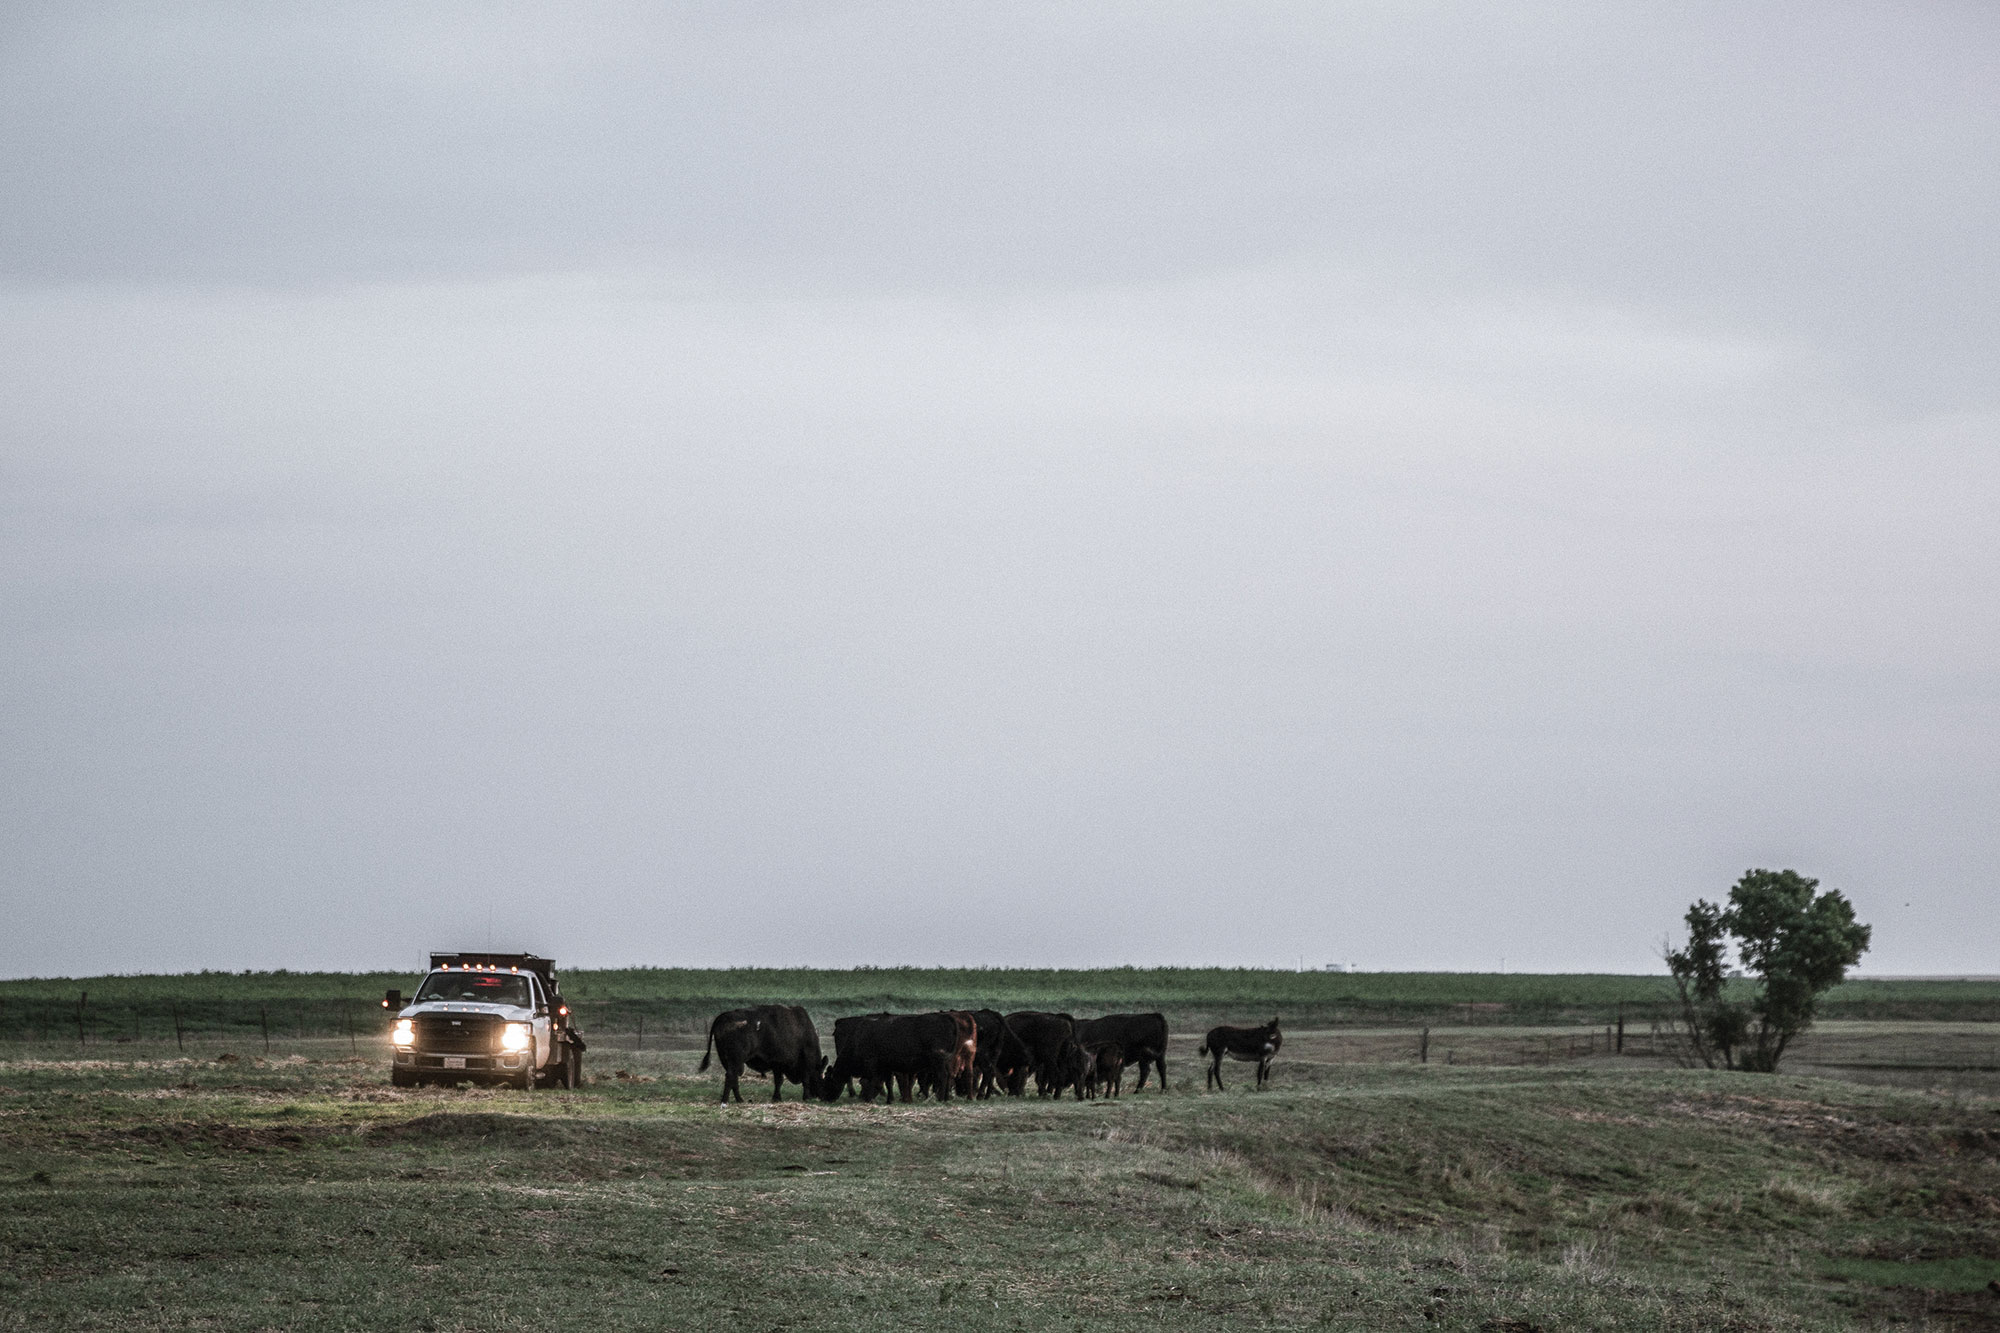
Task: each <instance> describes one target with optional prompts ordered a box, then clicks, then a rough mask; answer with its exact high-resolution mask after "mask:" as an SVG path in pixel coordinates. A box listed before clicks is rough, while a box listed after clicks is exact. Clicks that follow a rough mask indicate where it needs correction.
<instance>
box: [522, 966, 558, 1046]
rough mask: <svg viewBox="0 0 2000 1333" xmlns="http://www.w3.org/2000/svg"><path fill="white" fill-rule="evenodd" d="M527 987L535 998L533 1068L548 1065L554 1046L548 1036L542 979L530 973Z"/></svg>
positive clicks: (547, 1014)
mask: <svg viewBox="0 0 2000 1333" xmlns="http://www.w3.org/2000/svg"><path fill="white" fill-rule="evenodd" d="M528 986H529V987H530V989H531V991H532V993H533V995H534V997H535V1017H534V1027H535V1068H537V1069H540V1068H542V1067H543V1066H544V1065H546V1064H548V1062H549V1057H550V1055H551V1054H552V1053H553V1051H554V1046H553V1043H552V1040H551V1038H550V1035H549V1019H550V1015H549V993H548V991H547V990H545V989H544V988H543V986H542V979H541V978H540V977H538V976H536V975H535V974H534V973H532V972H530V973H529V974H528Z"/></svg>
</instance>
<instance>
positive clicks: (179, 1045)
mask: <svg viewBox="0 0 2000 1333" xmlns="http://www.w3.org/2000/svg"><path fill="white" fill-rule="evenodd" d="M168 1003H169V1004H171V1005H173V1007H174V1049H175V1050H177V1051H185V1050H186V1049H187V1041H186V1039H185V1038H183V1037H182V1035H181V1002H180V1001H179V1000H170V1001H168Z"/></svg>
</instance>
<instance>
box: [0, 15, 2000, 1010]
mask: <svg viewBox="0 0 2000 1333" xmlns="http://www.w3.org/2000/svg"><path fill="white" fill-rule="evenodd" d="M1996 68H2000V11H1996V10H1995V9H1994V8H1993V7H1992V6H1991V5H1989V4H1986V3H1983V2H1979V3H1965V4H1949V3H1937V4H1929V3H1920V4H1910V3H1903V2H1900V0H1899V2H1897V3H1884V4H1880V5H1854V6H1850V5H1841V4H1828V3H1820V2H1817V0H1816V2H1815V3H1811V4H1798V5H1784V4H1772V5H1762V6H1744V5H1740V4H1735V3H1718V4H1714V5H1698V4H1694V5H1690V4H1676V5H1672V6H1666V5H1661V6H1656V7H1647V6H1636V5H1617V6H1608V5H1602V4H1597V3H1578V4H1575V5H1562V4H1551V5H1547V6H1539V7H1534V8H1533V9H1529V8H1528V7H1523V6H1517V5H1471V4H1467V5H1456V4H1448V3H1441V4H1403V3H1384V4H1365V3H1357V4H1351V5H1328V4H1322V3H1318V2H1317V0H1314V2H1312V3H1300V4H1296V5H1288V4H1277V3H1268V4H1250V5H1229V6H1222V5H1214V6H1201V5H1175V4H1165V5H1163V4H1155V3H1135V4H1130V5H1114V4H1105V5H1096V6H1079V5H1073V4H1060V5H1052V6H1049V7H1047V8H1040V7H1033V6H1024V5H1009V4H994V5H980V6H964V7H956V8H941V7H939V6H936V5H932V4H913V5H909V6H896V5H891V4H870V5H857V6H844V5H838V4H812V5H803V4H801V5H794V4H782V3H773V4H762V5H744V4H722V3H717V4H691V5H680V6H656V5H650V4H643V5H632V6H629V7H626V6H605V7H590V6H581V5H565V6H560V7H547V6H536V7H527V6H523V7H520V8H518V9H514V10H508V9H506V8H504V7H499V6H494V5H488V4H480V5H467V6H453V5H446V4H437V5H425V6H418V7H412V6H407V5H387V6H383V7H381V8H379V9H370V8H368V7H365V6H363V5H359V4H353V3H341V4H338V5H327V6H323V7H319V6H311V5H284V6H270V5H262V4H244V5H241V6H238V7H228V6H213V7H204V6H197V5H174V6H156V5H139V4H134V5H131V6H111V7H100V6H92V5H87V4H62V5H49V6H43V7H39V8H37V9H32V10H31V9H30V8H29V7H26V6H16V7H10V8H9V9H8V11H7V14H6V16H5V17H4V18H0V126H4V130H3V131H0V899H4V902H5V904H6V909H7V917H8V922H9V925H8V929H7V930H6V931H4V932H0V975H10V976H18V975H48V974H77V973H85V974H88V973H100V972H106V971H125V970H185V969H192V968H201V967H223V968H247V967H280V966H283V967H292V968H346V967H364V966H377V965H397V964H406V963H408V962H409V961H411V960H412V959H413V958H414V957H415V956H416V955H417V954H418V952H419V951H420V950H422V949H425V948H429V947H439V948H446V947H457V946H461V945H465V944H471V945H479V944H484V943H487V942H489V941H490V942H492V943H493V944H496V945H512V946H516V947H524V948H532V949H534V950H536V951H537V952H542V953H548V954H552V955H554V956H556V957H557V958H559V959H561V960H563V961H565V962H573V963H576V964H579V965H612V964H628V963H651V964H661V965H679V964H698V965H710V964H714V965H728V964H742V963H771V964H829V965H851V964H859V963H952V964H995V965H999V964H1051V965H1068V964H1076V965H1083V964H1120V963H1135V964H1147V963H1168V964H1176V963H1220V964H1247V965H1260V966H1286V967H1289V966H1295V965H1297V964H1298V963H1299V962H1300V961H1301V960H1303V961H1304V962H1305V963H1307V964H1308V965H1318V964H1321V963H1325V962H1329V961H1341V962H1349V963H1355V964H1358V965H1360V966H1363V967H1368V968H1414V969H1474V970H1493V969H1496V968H1498V967H1500V966H1501V965H1502V964H1503V960H1504V965H1505V966H1506V967H1507V968H1509V969H1510V970H1511V969H1515V968H1519V969H1523V970H1528V969H1534V970H1582V969H1593V970H1595V969H1602V970H1614V971H1647V970H1658V968H1659V959H1658V951H1659V947H1660V942H1661V940H1662V939H1663V937H1665V936H1666V935H1667V934H1668V933H1669V932H1670V931H1673V930H1675V929H1676V927H1677V926H1678V924H1679V916H1680V914H1681V912H1683V911H1684V910H1685V908H1686V906H1687V904H1688V902H1689V901H1690V900H1691V899H1692V898H1694V897H1695V896H1697V895H1705V896H1708V897H1719V896H1721V895H1722V894H1724V893H1726V891H1727V889H1728V886H1729V884H1730V883H1731V882H1732V881H1733V880H1734V879H1735V878H1736V876H1738V875H1739V874H1741V873H1742V872H1743V871H1744V870H1745V869H1747V868H1749V867H1752V866H1768V867H1773V868H1777V867H1785V866H1789V867H1794V868H1796V869H1798V870H1800V871H1802V872H1804V873H1807V874H1812V875H1816V876H1818V877H1820V878H1821V879H1822V881H1823V882H1824V883H1825V884H1827V885H1829V886H1832V887H1837V888H1840V889H1842V890H1843V891H1845V892H1846V893H1847V894H1848V895H1849V896H1850V897H1851V898H1852V899H1853V900H1854V901H1855V903H1856V904H1857V906H1858V908H1859V910H1860V913H1861V916H1862V917H1863V919H1864V920H1868V921H1870V922H1872V923H1873V924H1874V925H1875V947H1874V950H1873V952H1872V954H1871V955H1870V957H1869V959H1868V961H1867V964H1866V965H1865V967H1864V970H1865V971H1872V972H1875V973H1878V974H1880V973H1951V972H2000V956H1996V945H1995V940H1996V939H2000V920H1997V919H1996V918H2000V910H1996V909H2000V874H1997V873H1996V861H2000V616H1996V611H2000V373H1997V372H2000V281H1996V279H2000V84H1996V82H1995V80H1994V77H1993V72H1994V70H1995V69H1996Z"/></svg>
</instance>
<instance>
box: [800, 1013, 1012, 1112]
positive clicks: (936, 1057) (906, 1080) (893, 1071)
mask: <svg viewBox="0 0 2000 1333" xmlns="http://www.w3.org/2000/svg"><path fill="white" fill-rule="evenodd" d="M965 1020H966V1021H965V1028H964V1031H961V1027H960V1023H959V1018H958V1016H956V1015H953V1014H949V1013H936V1014H869V1015H866V1016H864V1017H857V1018H842V1019H839V1020H836V1021H835V1023H834V1025H833V1051H834V1059H833V1065H832V1067H831V1068H829V1069H828V1070H827V1071H826V1074H825V1076H824V1077H823V1078H821V1079H820V1097H821V1099H822V1100H824V1101H829V1102H831V1101H838V1100H839V1099H840V1094H841V1093H842V1092H844V1091H845V1090H846V1088H847V1085H848V1083H849V1082H850V1081H853V1082H857V1083H859V1085H860V1086H859V1088H858V1093H859V1095H860V1097H861V1100H862V1101H864V1102H872V1101H874V1100H875V1094H876V1093H878V1092H881V1093H884V1094H885V1096H887V1097H888V1098H889V1099H890V1100H894V1098H895V1095H896V1093H898V1092H900V1093H901V1094H902V1099H903V1100H904V1101H906V1102H907V1101H909V1100H910V1088H911V1086H912V1084H918V1085H921V1086H922V1087H923V1088H924V1089H925V1090H926V1091H933V1090H934V1091H935V1093H936V1096H937V1098H938V1100H939V1101H946V1100H948V1099H949V1098H950V1097H951V1085H952V1079H953V1077H954V1073H955V1066H956V1062H957V1061H958V1060H959V1059H961V1058H963V1059H964V1060H966V1061H967V1062H968V1064H969V1062H970V1060H971V1057H972V1052H971V1051H966V1050H963V1043H964V1042H965V1041H966V1040H967V1038H968V1034H975V1033H976V1032H977V1031H978V1029H977V1027H976V1026H975V1025H973V1024H972V1021H971V1016H970V1015H966V1016H965ZM975 1040H976V1038H975ZM961 1052H963V1054H962V1055H961ZM892 1083H893V1087H892V1086H891V1085H892Z"/></svg>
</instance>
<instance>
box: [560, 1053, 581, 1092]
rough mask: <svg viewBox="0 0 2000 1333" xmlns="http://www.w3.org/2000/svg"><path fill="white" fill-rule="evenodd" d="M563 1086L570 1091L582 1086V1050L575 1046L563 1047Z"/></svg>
mask: <svg viewBox="0 0 2000 1333" xmlns="http://www.w3.org/2000/svg"><path fill="white" fill-rule="evenodd" d="M563 1086H564V1087H565V1088H568V1089H569V1090H570V1091H571V1092H574V1091H576V1090H577V1089H578V1088H580V1087H582V1086H583V1052H582V1051H579V1050H578V1049H577V1048H576V1047H574V1046H570V1045H565V1046H564V1047H563Z"/></svg>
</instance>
